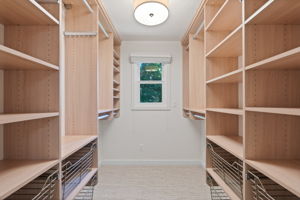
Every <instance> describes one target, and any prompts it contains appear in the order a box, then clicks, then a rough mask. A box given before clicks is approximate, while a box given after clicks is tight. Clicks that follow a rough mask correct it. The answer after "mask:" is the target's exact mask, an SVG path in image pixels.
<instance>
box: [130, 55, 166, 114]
mask: <svg viewBox="0 0 300 200" xmlns="http://www.w3.org/2000/svg"><path fill="white" fill-rule="evenodd" d="M171 60H172V57H171V56H131V57H130V61H131V64H132V98H131V99H132V108H131V109H132V110H135V111H142V110H153V111H167V110H170V95H171V93H170V63H171ZM143 62H150V63H151V62H153V63H162V64H163V77H162V81H140V80H139V78H140V69H139V65H140V63H143ZM145 82H147V84H151V83H161V82H163V88H162V89H163V91H162V95H163V102H162V103H140V84H141V83H145Z"/></svg>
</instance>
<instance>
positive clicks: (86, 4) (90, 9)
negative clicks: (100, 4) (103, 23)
mask: <svg viewBox="0 0 300 200" xmlns="http://www.w3.org/2000/svg"><path fill="white" fill-rule="evenodd" d="M82 2H83V3H84V5H85V6H86V8H87V9H88V10H89V11H90V13H93V12H94V11H93V9H92V8H91V6H90V4H89V3H88V2H87V1H86V0H82Z"/></svg>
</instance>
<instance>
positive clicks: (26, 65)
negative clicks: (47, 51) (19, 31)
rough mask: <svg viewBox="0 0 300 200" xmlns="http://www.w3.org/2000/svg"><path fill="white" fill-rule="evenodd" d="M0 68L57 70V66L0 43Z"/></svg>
mask: <svg viewBox="0 0 300 200" xmlns="http://www.w3.org/2000/svg"><path fill="white" fill-rule="evenodd" d="M0 69H5V70H10V69H19V70H23V69H24V70H27V69H30V70H31V69H40V70H59V67H58V66H56V65H53V64H50V63H47V62H45V61H43V60H40V59H38V58H34V57H32V56H29V55H27V54H24V53H22V52H20V51H16V50H14V49H11V48H8V47H5V46H3V45H0Z"/></svg>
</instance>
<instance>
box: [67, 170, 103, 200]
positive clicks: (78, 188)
mask: <svg viewBox="0 0 300 200" xmlns="http://www.w3.org/2000/svg"><path fill="white" fill-rule="evenodd" d="M96 173H97V169H96V168H92V170H91V171H90V172H89V173H88V174H87V175H86V176H85V177H84V178H83V179H82V181H81V182H80V184H79V185H77V186H76V188H75V189H74V190H73V191H72V192H71V193H70V194H69V195H68V196H67V197H66V198H65V200H73V199H74V198H75V197H76V196H77V194H78V193H79V192H80V191H81V189H82V188H83V187H84V186H86V184H88V182H89V181H90V180H91V179H92V178H93V176H94V175H95V174H96Z"/></svg>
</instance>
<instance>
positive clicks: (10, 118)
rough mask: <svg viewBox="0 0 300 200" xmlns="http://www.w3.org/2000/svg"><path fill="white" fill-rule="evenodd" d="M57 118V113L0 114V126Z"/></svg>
mask: <svg viewBox="0 0 300 200" xmlns="http://www.w3.org/2000/svg"><path fill="white" fill-rule="evenodd" d="M57 116H59V113H58V112H53V113H18V114H0V124H8V123H15V122H22V121H29V120H36V119H43V118H49V117H57Z"/></svg>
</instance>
